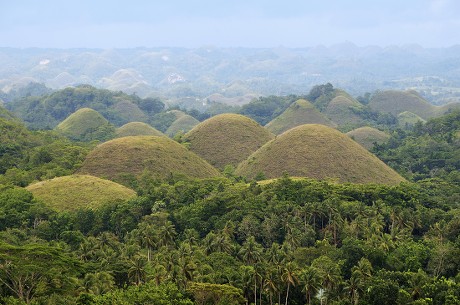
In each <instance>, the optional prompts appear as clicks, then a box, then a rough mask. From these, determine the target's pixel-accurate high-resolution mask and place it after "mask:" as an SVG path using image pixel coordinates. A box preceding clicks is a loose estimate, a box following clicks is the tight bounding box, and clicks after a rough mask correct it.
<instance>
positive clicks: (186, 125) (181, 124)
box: [165, 113, 200, 138]
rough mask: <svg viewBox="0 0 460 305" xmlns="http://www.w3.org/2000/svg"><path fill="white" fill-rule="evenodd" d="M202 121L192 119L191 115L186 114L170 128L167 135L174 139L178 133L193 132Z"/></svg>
mask: <svg viewBox="0 0 460 305" xmlns="http://www.w3.org/2000/svg"><path fill="white" fill-rule="evenodd" d="M199 123H200V121H198V120H197V119H195V118H194V117H192V116H191V115H188V114H185V113H184V115H182V116H180V117H179V118H177V119H176V120H175V121H174V122H173V123H172V124H171V125H170V126H169V127H168V129H166V132H165V134H166V135H167V136H169V137H171V138H172V137H174V136H175V135H176V134H177V133H179V132H181V133H186V132H188V131H190V130H192V128H193V127H195V126H196V125H198V124H199Z"/></svg>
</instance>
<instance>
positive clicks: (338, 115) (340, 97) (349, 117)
mask: <svg viewBox="0 0 460 305" xmlns="http://www.w3.org/2000/svg"><path fill="white" fill-rule="evenodd" d="M359 108H362V105H361V104H360V103H359V102H358V101H356V100H355V99H353V98H352V97H350V96H348V94H344V93H341V91H339V93H338V94H337V96H336V97H334V98H333V99H332V100H331V101H330V102H329V104H328V105H327V107H326V109H325V110H324V113H325V114H326V116H327V117H328V118H329V119H331V120H332V121H333V122H334V123H336V124H338V125H340V126H342V125H350V124H351V125H356V124H360V123H362V122H363V119H361V117H360V116H359V115H357V114H356V113H355V112H354V111H353V109H359Z"/></svg>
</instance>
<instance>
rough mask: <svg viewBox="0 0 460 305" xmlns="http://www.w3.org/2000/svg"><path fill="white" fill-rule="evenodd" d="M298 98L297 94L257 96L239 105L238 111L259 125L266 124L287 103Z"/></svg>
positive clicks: (281, 110)
mask: <svg viewBox="0 0 460 305" xmlns="http://www.w3.org/2000/svg"><path fill="white" fill-rule="evenodd" d="M297 99H298V97H297V96H294V95H290V96H287V97H279V96H268V97H259V98H258V99H255V100H253V101H251V102H250V103H248V104H245V105H243V106H242V107H241V110H240V113H241V114H242V115H245V116H247V117H250V118H251V119H253V120H255V121H256V122H257V123H259V124H260V125H266V124H267V123H268V122H270V121H271V120H273V119H274V118H275V117H277V116H278V115H280V114H281V113H282V112H283V111H285V110H286V109H287V108H288V107H289V105H290V104H291V103H293V102H295V101H296V100H297Z"/></svg>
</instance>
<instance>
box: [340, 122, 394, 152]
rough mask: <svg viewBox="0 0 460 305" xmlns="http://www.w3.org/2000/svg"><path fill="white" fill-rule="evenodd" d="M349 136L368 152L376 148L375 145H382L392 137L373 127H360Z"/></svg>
mask: <svg viewBox="0 0 460 305" xmlns="http://www.w3.org/2000/svg"><path fill="white" fill-rule="evenodd" d="M347 136H349V137H350V138H352V139H353V140H355V141H356V142H358V143H359V144H361V145H362V146H363V147H365V148H366V149H367V150H371V149H372V148H373V147H374V143H377V144H382V143H384V142H386V141H387V140H388V139H389V138H390V135H389V134H387V133H385V132H383V131H380V130H378V129H376V128H373V127H368V126H365V127H360V128H356V129H353V130H352V131H349V132H347Z"/></svg>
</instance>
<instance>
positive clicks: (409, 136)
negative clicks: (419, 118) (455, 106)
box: [374, 111, 460, 184]
mask: <svg viewBox="0 0 460 305" xmlns="http://www.w3.org/2000/svg"><path fill="white" fill-rule="evenodd" d="M459 121H460V111H453V112H452V113H450V114H447V115H445V116H442V117H439V118H436V119H431V120H429V121H428V122H427V123H426V124H423V123H421V122H420V123H418V124H416V125H415V126H414V127H413V128H412V129H411V130H409V131H402V130H398V131H395V132H393V134H392V135H391V138H390V139H389V141H388V142H387V143H384V144H382V145H377V146H376V147H375V148H374V152H375V153H376V154H377V156H378V157H379V158H381V159H382V160H383V161H385V162H386V163H387V164H389V165H390V166H391V167H393V168H395V169H396V170H397V171H398V172H400V173H402V174H403V175H404V176H405V177H406V178H409V179H413V180H421V179H426V178H434V177H439V178H442V179H444V180H446V181H449V182H451V183H455V184H458V183H460V180H459V178H460V177H458V175H457V173H458V171H459V169H460V154H459V151H460V141H459V140H458V137H457V135H458V132H459V130H460V124H459Z"/></svg>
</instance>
